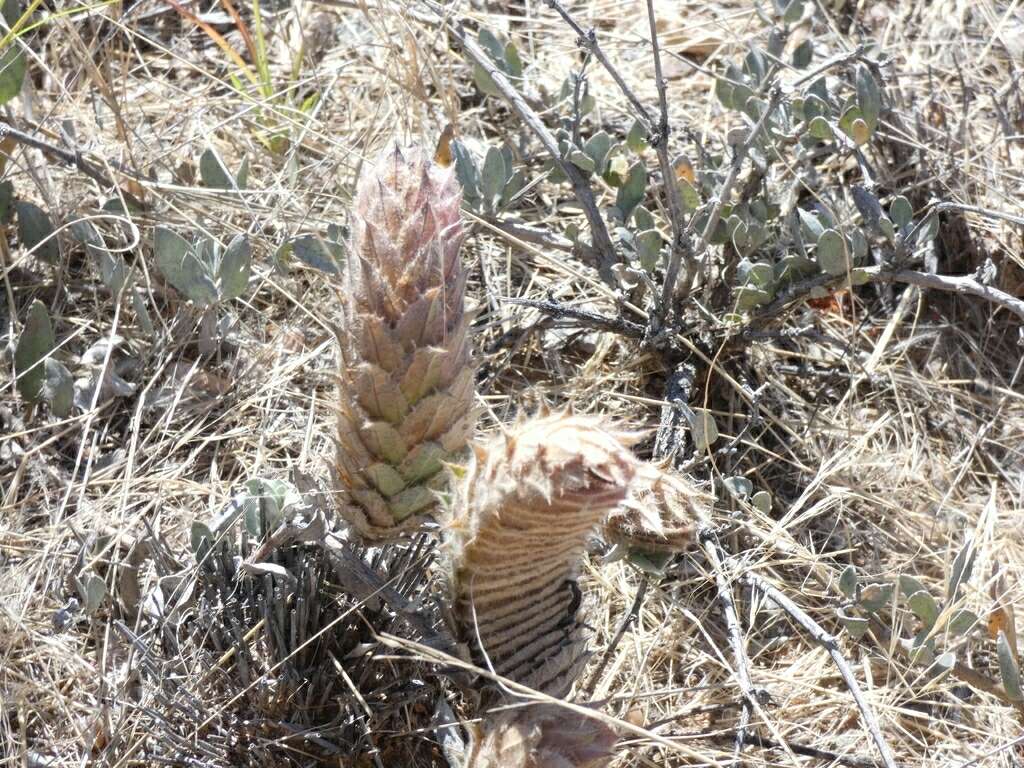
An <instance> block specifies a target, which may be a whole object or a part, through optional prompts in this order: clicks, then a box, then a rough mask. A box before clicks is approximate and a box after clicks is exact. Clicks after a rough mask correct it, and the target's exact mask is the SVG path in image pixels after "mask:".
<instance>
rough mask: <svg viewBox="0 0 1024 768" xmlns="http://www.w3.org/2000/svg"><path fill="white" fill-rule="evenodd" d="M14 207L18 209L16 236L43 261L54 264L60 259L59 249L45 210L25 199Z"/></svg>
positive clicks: (51, 223)
mask: <svg viewBox="0 0 1024 768" xmlns="http://www.w3.org/2000/svg"><path fill="white" fill-rule="evenodd" d="M14 207H15V209H16V210H17V211H18V237H19V238H20V239H21V243H22V245H24V246H25V247H26V248H27V249H29V250H31V251H34V253H35V255H36V256H37V257H38V258H40V259H42V260H43V261H46V262H49V263H50V264H56V263H57V261H58V260H59V259H60V249H59V248H58V247H57V238H56V237H51V235H53V222H52V221H50V217H49V216H48V215H47V214H46V211H44V210H43V209H42V208H40V207H39V206H38V205H36V204H35V203H30V202H28V201H26V200H19V201H18V202H17V203H16V204H15V206H14Z"/></svg>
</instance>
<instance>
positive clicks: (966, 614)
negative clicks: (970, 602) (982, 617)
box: [946, 609, 978, 636]
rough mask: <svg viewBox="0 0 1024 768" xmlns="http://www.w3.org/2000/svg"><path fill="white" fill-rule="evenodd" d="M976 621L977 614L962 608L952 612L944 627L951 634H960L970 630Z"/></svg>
mask: <svg viewBox="0 0 1024 768" xmlns="http://www.w3.org/2000/svg"><path fill="white" fill-rule="evenodd" d="M977 623H978V616H977V614H975V613H974V611H968V610H966V609H963V610H959V611H957V612H956V613H954V614H953V616H952V618H950V620H949V624H948V625H947V627H946V628H947V630H948V631H949V633H950V634H951V635H954V636H956V635H962V634H964V633H965V632H970V631H971V630H972V629H973V628H974V627H975V625H976V624H977Z"/></svg>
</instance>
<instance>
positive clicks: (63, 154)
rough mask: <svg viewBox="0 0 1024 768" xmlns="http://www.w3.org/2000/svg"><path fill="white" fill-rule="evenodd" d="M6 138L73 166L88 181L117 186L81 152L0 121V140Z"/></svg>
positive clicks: (132, 173)
mask: <svg viewBox="0 0 1024 768" xmlns="http://www.w3.org/2000/svg"><path fill="white" fill-rule="evenodd" d="M6 137H10V138H12V139H14V140H15V141H16V142H18V143H19V144H22V145H24V146H26V147H32V148H33V149H38V150H39V151H40V152H42V153H43V154H45V155H47V156H49V157H50V158H52V159H54V160H57V161H59V162H61V163H64V164H65V165H71V166H74V167H75V168H77V169H78V170H79V171H81V172H82V173H84V174H85V175H86V176H88V177H89V178H90V179H92V180H93V181H96V182H98V183H99V184H102V185H103V186H105V187H115V186H117V183H116V182H115V181H114V180H113V179H111V178H110V177H109V176H107V175H106V174H105V173H103V171H101V170H100V169H99V168H97V167H96V166H95V165H93V164H92V163H90V162H89V161H88V160H86V159H85V158H84V157H83V156H82V153H81V152H72V151H71V150H67V149H64V148H62V147H58V146H56V145H55V144H51V143H49V142H47V141H44V140H43V139H40V138H38V137H36V136H32V135H30V134H27V133H24V132H22V131H19V130H18V129H17V128H15V127H13V126H12V125H11V124H10V123H7V122H4V121H2V120H0V139H3V138H6ZM109 165H110V167H112V168H115V169H117V170H118V171H120V172H121V173H124V174H126V175H128V176H131V177H132V178H136V177H137V174H136V173H134V172H133V171H130V170H128V169H127V168H123V167H121V166H120V165H118V164H117V163H115V162H110V163H109Z"/></svg>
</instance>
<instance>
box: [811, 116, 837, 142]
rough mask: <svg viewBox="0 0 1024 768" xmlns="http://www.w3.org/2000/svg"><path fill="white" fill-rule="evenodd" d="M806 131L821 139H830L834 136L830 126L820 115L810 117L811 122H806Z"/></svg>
mask: <svg viewBox="0 0 1024 768" xmlns="http://www.w3.org/2000/svg"><path fill="white" fill-rule="evenodd" d="M807 132H808V133H809V134H811V136H813V137H814V138H816V139H820V140H821V141H831V140H832V139H833V138H834V134H833V133H832V126H831V125H829V124H828V120H826V119H825V118H824V117H821V116H817V117H813V118H811V122H810V123H808V124H807Z"/></svg>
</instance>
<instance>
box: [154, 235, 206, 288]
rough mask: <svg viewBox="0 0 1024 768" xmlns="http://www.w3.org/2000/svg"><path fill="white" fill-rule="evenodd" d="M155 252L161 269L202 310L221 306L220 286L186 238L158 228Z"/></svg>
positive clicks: (168, 279) (172, 283) (171, 282)
mask: <svg viewBox="0 0 1024 768" xmlns="http://www.w3.org/2000/svg"><path fill="white" fill-rule="evenodd" d="M153 250H154V252H155V254H156V263H157V266H158V267H159V268H160V271H161V272H162V273H163V275H164V277H165V278H167V282H169V283H170V284H171V285H173V286H174V287H175V289H177V290H178V291H180V292H181V293H183V294H184V295H185V296H186V297H188V298H189V299H191V300H192V302H193V303H194V304H196V306H198V307H209V306H213V305H214V304H216V303H217V286H216V284H215V283H214V282H213V278H212V277H211V276H210V274H209V273H208V271H207V268H206V266H205V265H204V264H203V263H202V262H201V261H200V260H199V258H198V257H197V256H196V253H195V251H194V250H193V248H192V246H191V245H189V243H188V241H186V240H185V238H183V237H182V236H181V235H179V234H178V233H177V232H174V231H172V230H170V229H167V228H166V227H157V228H156V230H155V231H154V233H153Z"/></svg>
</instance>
